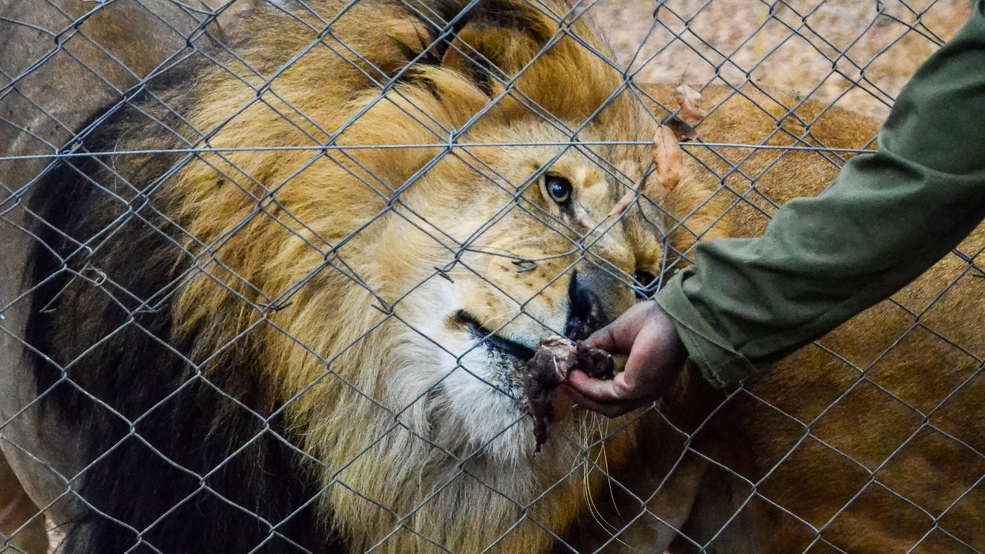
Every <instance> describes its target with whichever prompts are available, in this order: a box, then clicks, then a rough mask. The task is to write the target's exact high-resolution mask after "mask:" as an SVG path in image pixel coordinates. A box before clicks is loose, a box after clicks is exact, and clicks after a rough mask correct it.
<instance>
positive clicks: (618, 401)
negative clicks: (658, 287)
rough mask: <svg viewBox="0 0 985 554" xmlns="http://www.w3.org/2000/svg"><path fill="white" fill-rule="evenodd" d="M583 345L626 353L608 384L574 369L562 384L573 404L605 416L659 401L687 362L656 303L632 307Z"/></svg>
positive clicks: (667, 321)
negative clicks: (618, 371)
mask: <svg viewBox="0 0 985 554" xmlns="http://www.w3.org/2000/svg"><path fill="white" fill-rule="evenodd" d="M585 342H586V343H587V344H588V346H591V347H593V348H601V349H602V350H605V351H607V352H609V353H611V354H624V355H625V354H628V355H629V359H628V360H627V361H626V368H625V369H624V370H623V371H622V372H621V373H618V374H616V377H615V378H614V379H612V380H611V381H600V380H598V379H592V378H590V377H589V376H587V375H585V374H584V373H583V372H581V371H577V370H575V371H572V372H571V373H569V374H568V380H567V381H566V382H565V383H564V385H562V386H563V387H564V391H565V393H567V394H568V396H570V397H571V399H572V400H573V401H574V402H575V403H576V404H578V405H579V406H583V407H585V408H588V409H589V410H592V411H595V412H598V413H600V414H603V415H605V416H607V417H618V416H621V415H622V414H625V413H626V412H629V411H631V410H633V409H635V408H638V407H640V406H643V405H645V404H649V403H650V402H653V401H654V400H656V399H658V398H660V397H661V396H662V395H663V394H665V393H666V392H667V391H668V390H669V389H670V387H672V386H673V384H674V382H675V381H676V380H677V377H678V375H679V374H680V372H681V369H682V368H683V367H684V361H685V360H686V359H687V351H686V350H685V349H684V344H683V343H681V339H680V337H678V335H677V330H676V329H674V324H673V322H672V320H671V319H670V316H668V315H667V314H666V313H664V311H663V310H662V309H660V306H658V305H657V303H656V302H642V303H640V304H637V305H635V306H633V307H632V308H630V309H628V310H626V313H624V314H622V315H621V316H619V318H618V319H616V320H615V321H613V322H612V323H611V324H609V325H608V326H606V327H604V328H602V329H599V330H598V331H596V332H595V333H593V334H592V336H590V337H588V339H587V340H586V341H585Z"/></svg>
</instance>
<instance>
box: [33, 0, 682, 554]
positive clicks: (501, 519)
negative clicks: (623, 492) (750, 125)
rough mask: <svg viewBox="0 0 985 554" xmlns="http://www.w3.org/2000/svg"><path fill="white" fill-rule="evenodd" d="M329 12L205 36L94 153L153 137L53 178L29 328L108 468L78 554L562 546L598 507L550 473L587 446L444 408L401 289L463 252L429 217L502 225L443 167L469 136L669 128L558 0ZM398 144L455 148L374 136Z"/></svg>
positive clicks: (270, 16)
mask: <svg viewBox="0 0 985 554" xmlns="http://www.w3.org/2000/svg"><path fill="white" fill-rule="evenodd" d="M309 4H310V5H311V6H312V8H311V9H310V10H307V11H306V10H300V11H299V12H298V13H284V12H281V11H278V10H275V9H273V8H270V9H269V10H267V11H264V12H261V13H256V14H254V16H253V20H252V22H251V23H250V24H249V25H250V26H249V29H250V32H248V33H246V35H247V36H248V37H249V38H248V39H245V40H242V41H239V42H237V43H235V44H232V45H230V47H229V48H228V49H223V48H219V47H218V46H216V45H215V44H210V43H208V42H207V41H206V40H205V39H202V40H201V41H199V43H196V47H195V48H194V49H192V50H191V52H190V53H189V55H188V56H187V58H185V59H184V60H182V61H181V62H179V63H175V64H174V65H173V66H171V67H169V68H167V69H166V70H164V71H162V72H161V73H160V74H159V75H158V76H156V77H155V78H154V79H152V80H151V81H150V82H149V83H148V85H147V86H146V87H144V88H143V89H142V90H140V91H137V93H136V94H134V95H133V96H132V97H131V98H130V99H129V100H128V101H127V102H126V103H124V104H122V105H120V106H116V107H114V108H113V109H112V110H111V111H110V112H109V113H107V114H104V115H103V116H101V117H100V119H99V121H98V124H97V125H93V126H92V130H91V131H89V132H88V133H86V134H85V138H84V141H83V142H82V144H83V146H82V148H84V149H86V150H88V151H89V152H110V151H129V152H131V153H130V154H128V155H123V156H119V155H117V156H110V155H93V156H90V157H77V158H72V159H71V160H69V161H68V162H66V163H63V164H62V165H60V166H59V167H57V168H55V169H54V170H52V171H50V172H48V174H47V175H46V176H45V177H44V179H43V180H42V182H41V183H39V185H38V187H37V191H36V192H35V193H34V195H33V201H32V206H31V210H32V212H33V213H34V214H36V215H37V218H38V223H37V225H36V226H35V227H36V234H37V236H38V238H39V239H40V241H39V242H38V246H36V247H35V249H34V252H33V254H32V256H33V266H32V270H31V271H32V273H31V277H30V281H31V283H30V284H31V286H33V287H36V288H35V294H34V296H33V300H32V303H33V304H32V306H33V308H32V316H31V320H30V322H29V325H28V331H27V341H28V343H30V344H31V345H32V347H33V349H34V354H33V357H34V362H35V367H36V374H37V380H38V384H39V393H41V394H42V400H41V402H42V404H43V406H45V409H50V410H53V411H55V412H56V413H58V414H59V416H60V417H62V419H63V420H64V421H65V423H66V425H67V426H69V427H70V428H71V429H73V430H74V432H76V433H77V434H78V435H79V436H81V437H83V440H82V442H83V443H84V444H86V445H87V446H86V452H85V453H84V454H83V457H84V459H85V463H87V464H89V465H88V466H87V467H86V469H85V470H84V471H83V472H82V474H81V475H80V476H79V478H78V487H77V490H78V491H79V494H80V496H81V498H83V499H84V502H82V503H80V513H81V514H83V517H82V520H81V522H80V524H78V525H76V526H75V527H73V529H72V530H71V531H70V532H69V536H68V539H67V541H66V543H65V546H64V552H66V553H76V552H92V551H98V552H107V553H108V552H123V551H127V550H128V549H129V548H131V547H132V546H133V545H134V544H141V543H143V546H139V547H138V548H137V551H145V550H146V551H160V552H247V551H250V550H251V549H253V548H256V547H258V546H259V545H262V546H259V549H260V551H263V552H288V551H291V552H293V551H295V550H296V548H297V547H302V548H304V549H307V550H309V551H313V552H336V551H344V550H349V549H351V550H352V551H354V552H361V551H363V550H366V549H369V548H371V547H373V546H374V545H376V544H377V543H380V542H381V544H380V546H379V551H383V552H417V551H431V550H435V549H437V548H438V547H437V546H435V545H441V548H447V549H448V550H450V551H452V552H462V553H464V552H477V551H480V550H482V549H484V548H486V547H487V546H489V545H493V544H495V545H496V548H498V549H499V550H501V551H504V552H521V551H522V552H541V551H544V550H545V549H546V548H548V547H549V545H550V544H551V542H552V540H553V538H552V536H551V533H562V532H564V530H565V529H566V528H568V527H569V526H570V525H571V524H572V522H573V521H575V520H576V519H577V518H578V517H580V516H581V515H582V514H584V513H585V512H586V505H585V491H584V490H583V489H582V487H581V480H580V479H568V480H562V481H559V483H560V484H558V485H557V486H551V483H554V482H555V481H558V480H559V479H561V478H563V477H564V476H565V475H566V474H567V473H568V472H570V471H571V469H572V465H571V463H572V462H571V460H574V459H575V458H576V456H577V455H579V453H578V452H576V451H567V452H563V455H562V454H557V455H542V456H539V457H533V458H532V457H530V456H524V455H523V454H525V452H526V451H525V450H524V449H525V448H527V447H526V446H516V445H517V444H520V442H518V441H515V440H514V441H512V442H509V441H506V440H505V439H502V440H499V439H497V435H493V436H492V437H491V438H490V439H489V440H488V441H487V443H488V444H486V445H483V446H481V447H477V446H476V445H475V444H474V442H472V441H470V440H468V437H465V436H463V435H462V434H461V433H460V431H459V430H458V429H457V428H456V425H454V424H452V423H449V422H447V421H445V420H444V419H443V418H446V417H447V412H448V411H449V408H448V406H445V405H443V404H442V403H441V402H439V401H434V402H429V399H430V398H431V391H432V390H433V389H434V388H435V387H437V386H438V383H436V382H434V381H433V380H428V379H426V378H424V377H423V376H421V375H419V374H417V373H415V372H414V369H413V368H414V367H416V366H419V365H420V364H421V358H422V357H425V356H426V355H427V353H426V352H421V351H419V350H416V349H415V346H414V340H413V336H414V334H415V331H414V330H413V329H411V328H410V326H409V325H408V324H407V323H406V321H407V320H406V316H407V315H408V314H410V315H413V314H415V313H420V312H424V311H426V310H427V306H426V305H421V304H420V303H419V302H417V301H415V300H414V299H413V298H409V299H404V298H405V297H406V296H407V295H408V294H409V293H410V292H412V287H411V288H409V287H408V285H407V283H410V284H417V283H422V282H424V281H427V280H429V279H434V278H439V277H435V275H436V274H435V267H443V266H446V265H447V263H448V261H449V258H448V249H447V247H443V245H442V240H443V239H441V238H440V237H441V233H442V232H444V231H446V229H438V228H435V227H434V226H433V225H432V223H431V222H430V221H429V219H428V217H425V216H424V215H422V214H427V213H432V211H433V210H437V209H439V208H440V209H444V210H453V209H459V207H460V210H461V218H462V219H463V221H468V220H469V218H474V217H478V213H477V212H471V211H470V208H469V206H470V198H469V191H467V190H463V191H460V192H454V191H452V192H449V190H450V189H449V188H448V183H450V182H452V183H453V182H456V179H458V178H459V177H460V176H461V174H462V172H463V171H464V169H463V167H462V166H463V164H462V163H459V162H455V163H450V162H449V163H444V164H443V165H439V164H437V163H436V162H435V160H438V159H439V158H441V155H442V152H443V151H444V150H445V149H446V148H447V147H446V146H444V145H445V144H447V143H448V141H449V140H450V139H455V140H458V141H461V142H489V143H494V144H502V143H511V142H512V143H536V142H543V141H545V140H546V141H548V142H550V141H552V140H554V141H557V140H562V139H563V140H567V137H565V136H563V135H561V134H559V133H556V132H553V131H551V130H550V122H551V121H552V120H563V121H571V122H587V121H591V126H593V127H595V128H604V129H611V130H613V132H621V133H622V135H623V136H627V135H628V136H634V137H640V136H644V135H645V133H646V132H647V130H648V129H650V128H649V127H646V125H645V124H644V123H642V122H645V121H649V120H648V119H647V118H646V117H645V116H644V115H643V111H642V108H641V107H640V104H639V103H638V102H632V101H629V100H627V99H626V98H627V95H620V92H621V87H623V86H624V85H623V82H624V81H623V79H622V77H621V75H620V73H619V71H618V70H617V69H616V68H613V67H611V66H610V65H608V62H606V61H605V59H604V57H602V56H599V55H597V54H596V53H594V52H593V50H595V51H602V52H605V48H604V46H603V45H602V44H601V43H600V42H599V41H598V40H597V39H595V38H594V36H593V35H592V33H591V31H590V30H589V29H588V28H587V27H586V25H585V24H584V23H583V22H581V21H580V20H575V21H568V20H564V19H562V18H563V17H564V14H565V13H566V9H561V7H560V6H556V5H554V4H552V3H544V4H542V5H540V6H539V7H538V6H534V5H532V4H530V3H528V2H525V1H520V0H516V1H514V0H487V1H484V2H480V3H478V4H477V5H475V6H471V5H469V6H468V9H467V10H464V11H463V8H464V7H465V6H466V5H467V4H468V3H467V2H459V1H452V0H442V1H429V2H419V3H418V2H413V3H408V4H404V3H401V2H388V1H383V0H381V1H372V2H371V1H369V0H366V1H363V2H358V3H355V4H353V5H352V6H349V5H346V4H343V3H341V2H334V1H327V0H326V1H325V2H312V3H309ZM333 18H334V19H333ZM326 21H332V23H331V24H330V25H327V24H326V23H325V22H326ZM435 21H437V22H438V23H435ZM444 22H450V24H449V25H447V26H446V25H445V23H444ZM319 29H325V31H324V32H321V34H320V35H319V32H318V30H319ZM559 29H565V30H566V33H560V34H559V33H558V30H559ZM316 35H319V36H318V37H317V38H313V37H315V36H316ZM514 79H515V80H514ZM492 99H496V102H492V101H491V100H492ZM524 123H527V124H528V125H526V126H525V125H523V124H524ZM650 125H652V123H650ZM462 129H467V131H462V132H460V131H458V130H462ZM324 144H330V145H338V146H353V147H354V148H353V149H351V150H335V149H325V150H322V149H319V145H324ZM394 144H396V145H434V146H433V147H431V148H420V147H418V148H385V149H369V148H358V147H360V146H367V145H394ZM251 145H264V146H271V145H290V146H295V147H297V146H301V147H304V146H307V147H310V148H309V149H296V148H295V149H279V150H270V149H262V148H260V149H251V148H245V149H244V148H243V147H244V146H251ZM204 147H211V148H212V149H214V150H209V151H207V152H201V151H193V150H194V149H201V148H204ZM82 151H84V150H78V152H82ZM634 155H635V156H636V157H637V158H639V159H641V160H646V159H647V156H648V154H647V149H646V148H641V149H640V152H639V153H637V154H634ZM509 156H510V152H509V150H508V149H507V148H505V147H502V146H497V147H490V148H486V149H484V150H482V152H481V153H480V154H475V156H474V160H473V161H472V163H475V164H477V165H481V164H487V165H490V166H494V167H496V166H498V167H502V166H508V164H509ZM643 163H644V165H645V162H643ZM408 183H413V186H414V187H415V192H414V194H415V196H413V197H411V196H410V195H408V194H405V187H406V185H407V184H408ZM421 199H423V200H421ZM698 201H699V200H698V199H697V198H694V199H691V200H687V201H686V202H685V204H686V203H688V202H691V203H692V204H696V203H697V202H698ZM691 208H693V206H683V212H684V213H687V211H689V210H690V209H691ZM678 211H681V210H678ZM435 237H438V238H435ZM550 269H551V266H550V265H548V264H545V266H544V268H543V270H544V271H547V270H550ZM560 269H563V267H561V268H560ZM394 276H400V278H399V279H397V278H395V277H394ZM451 277H454V275H452V276H451ZM549 280H550V279H549V278H545V282H547V281H549ZM92 284H99V285H100V286H99V287H93V286H89V285H92ZM415 286H416V285H415ZM107 291H112V293H111V292H107ZM415 302H416V303H415ZM493 415H495V414H492V415H490V414H477V415H476V416H475V417H479V418H482V417H493ZM504 417H505V416H504ZM523 425H525V423H518V424H516V425H513V426H512V427H511V428H510V429H508V432H509V433H514V434H521V433H524V432H525V427H523ZM491 432H495V433H497V434H498V433H500V431H498V430H494V431H491ZM425 436H427V437H430V438H429V439H428V440H424V438H423V437H425ZM510 436H511V437H512V436H514V435H510ZM516 436H519V435H516ZM622 437H623V438H622V439H620V440H614V441H612V442H611V444H610V445H609V447H608V451H607V456H608V460H609V462H611V463H612V464H618V463H619V460H621V459H622V458H623V457H624V454H622V453H623V452H625V451H626V450H627V449H628V448H630V446H631V444H632V442H633V439H632V434H631V433H623V435H622ZM497 440H499V442H496V441H497ZM530 446H532V445H530ZM518 448H519V449H520V450H521V451H519V452H517V451H516V449H518ZM483 449H486V451H483ZM497 449H498V450H497ZM510 449H512V450H510ZM558 450H563V449H561V448H559V449H558ZM581 454H584V453H581ZM516 460H520V461H519V462H517V461H516ZM561 460H567V462H566V463H567V465H564V464H562V463H559V462H560V461H561ZM504 461H510V464H512V465H507V466H505V467H503V466H495V467H494V465H495V464H497V463H503V462H504ZM590 481H591V482H590V484H589V492H591V490H594V488H597V487H598V479H596V478H593V479H591V480H590ZM517 499H520V501H518V500H517ZM148 545H152V548H151V546H148Z"/></svg>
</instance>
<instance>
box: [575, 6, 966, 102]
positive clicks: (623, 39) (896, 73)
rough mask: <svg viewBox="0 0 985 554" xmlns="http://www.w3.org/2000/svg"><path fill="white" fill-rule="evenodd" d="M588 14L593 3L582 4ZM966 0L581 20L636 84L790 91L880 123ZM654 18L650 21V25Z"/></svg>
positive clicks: (672, 10) (957, 24)
mask: <svg viewBox="0 0 985 554" xmlns="http://www.w3.org/2000/svg"><path fill="white" fill-rule="evenodd" d="M582 4H583V5H586V6H588V5H591V4H592V2H591V0H582ZM972 5H973V2H972V1H971V0H912V1H907V2H901V1H898V0H887V1H884V2H880V1H877V0H823V1H820V0H786V1H779V0H773V1H768V2H767V1H761V0H710V1H708V0H668V1H666V2H660V3H659V6H660V7H659V10H658V9H657V7H658V2H657V1H656V0H599V1H598V2H597V3H595V4H594V5H591V7H590V8H589V12H588V13H589V14H590V15H589V17H591V18H593V19H594V20H595V22H596V24H598V25H600V26H601V27H602V28H603V29H604V30H605V32H606V34H607V35H608V38H609V41H610V44H611V46H612V48H613V50H614V51H615V53H616V57H617V61H618V62H619V63H620V64H622V65H624V66H628V67H629V69H630V71H631V72H633V73H634V74H635V76H636V78H637V79H638V80H640V81H642V82H671V83H678V82H685V83H687V84H689V85H691V86H692V87H694V88H699V87H702V86H704V85H707V84H714V83H728V84H730V85H732V86H736V87H741V86H744V85H747V84H753V85H758V86H763V87H776V88H782V89H788V90H795V91H797V92H800V93H801V94H803V95H805V96H809V97H810V98H813V99H815V100H818V101H821V102H824V103H835V104H836V105H838V106H841V107H844V108H850V109H853V110H857V111H859V112H862V113H864V114H866V115H870V116H874V117H878V118H885V116H886V115H887V113H888V111H889V106H890V105H891V103H892V99H893V98H895V96H896V95H897V94H898V93H899V91H900V89H901V88H902V86H903V85H904V84H905V83H906V81H907V79H908V78H909V76H910V75H911V74H912V73H913V72H914V71H915V70H916V69H917V67H919V66H920V64H921V63H922V62H923V61H924V60H926V59H927V57H928V56H930V55H931V54H932V53H933V52H934V51H935V50H936V49H937V48H938V47H939V45H940V44H941V43H942V41H946V40H948V39H950V38H951V37H952V36H954V34H955V33H956V32H957V31H958V29H960V28H961V25H962V24H963V23H964V22H965V21H966V20H967V19H968V17H969V16H970V14H971V8H972ZM655 14H656V17H654V15H655Z"/></svg>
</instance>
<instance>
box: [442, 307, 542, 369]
mask: <svg viewBox="0 0 985 554" xmlns="http://www.w3.org/2000/svg"><path fill="white" fill-rule="evenodd" d="M453 317H454V321H455V322H456V323H458V324H460V325H462V326H463V327H465V328H467V329H468V330H469V332H470V333H471V334H472V336H473V337H474V338H475V339H476V340H479V341H482V344H483V345H484V346H486V347H487V348H489V349H491V350H494V351H496V352H498V353H500V354H502V355H504V356H507V357H509V358H513V359H514V360H515V361H517V362H520V363H523V364H526V363H527V362H528V361H530V359H531V358H533V357H534V350H533V348H529V347H527V346H524V345H522V344H520V343H518V342H515V341H511V340H509V339H506V338H503V337H501V336H499V335H497V334H495V333H493V332H492V331H490V330H489V329H487V328H486V327H484V326H483V325H482V324H481V323H479V321H478V320H477V319H476V318H475V317H473V316H472V314H470V313H468V312H466V311H464V310H459V311H457V312H455V315H454V316H453Z"/></svg>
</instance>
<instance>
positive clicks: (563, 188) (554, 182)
mask: <svg viewBox="0 0 985 554" xmlns="http://www.w3.org/2000/svg"><path fill="white" fill-rule="evenodd" d="M544 184H545V185H546V186H547V193H548V194H550V195H551V199H553V200H554V201H555V202H557V203H558V204H564V203H565V202H567V201H568V200H569V199H570V198H571V181H569V180H567V179H565V178H564V177H559V176H557V175H548V176H547V177H546V178H545V181H544Z"/></svg>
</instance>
